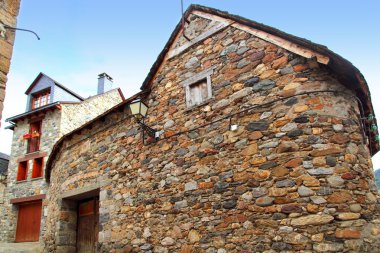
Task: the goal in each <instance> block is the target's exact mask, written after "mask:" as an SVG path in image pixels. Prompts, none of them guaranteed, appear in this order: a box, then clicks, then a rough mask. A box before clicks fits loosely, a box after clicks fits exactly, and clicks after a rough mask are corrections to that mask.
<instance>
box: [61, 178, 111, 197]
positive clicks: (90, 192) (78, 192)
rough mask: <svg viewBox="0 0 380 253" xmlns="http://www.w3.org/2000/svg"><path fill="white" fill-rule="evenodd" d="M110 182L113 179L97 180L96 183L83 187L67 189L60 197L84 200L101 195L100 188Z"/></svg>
mask: <svg viewBox="0 0 380 253" xmlns="http://www.w3.org/2000/svg"><path fill="white" fill-rule="evenodd" d="M110 182H111V180H102V181H99V182H96V183H94V184H91V185H88V186H85V187H82V188H77V189H73V190H70V191H66V192H64V193H62V194H61V196H60V197H61V198H62V199H70V200H82V199H86V198H91V197H95V196H98V195H99V192H100V188H101V187H102V186H105V185H107V184H109V183H110Z"/></svg>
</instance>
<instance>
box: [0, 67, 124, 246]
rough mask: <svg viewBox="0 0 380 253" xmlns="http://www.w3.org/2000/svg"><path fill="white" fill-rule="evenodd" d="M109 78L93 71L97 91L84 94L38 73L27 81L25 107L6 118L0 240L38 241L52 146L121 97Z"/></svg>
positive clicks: (44, 214) (44, 216)
mask: <svg viewBox="0 0 380 253" xmlns="http://www.w3.org/2000/svg"><path fill="white" fill-rule="evenodd" d="M110 83H112V78H111V77H109V76H108V75H107V74H105V73H103V74H101V75H99V78H98V87H100V89H98V91H99V93H98V94H97V95H95V96H91V97H89V98H87V99H84V98H82V97H81V96H79V95H78V94H76V93H75V92H73V91H71V90H69V89H68V88H66V87H65V86H64V85H62V84H60V83H59V82H57V81H55V80H53V79H52V78H50V77H49V76H47V75H45V74H43V73H40V74H39V75H38V76H37V77H36V79H35V80H34V81H33V82H32V84H31V85H30V86H29V88H28V89H27V91H26V92H25V94H26V95H27V96H28V99H27V105H26V111H25V112H24V113H22V114H19V115H16V116H14V117H11V118H8V119H7V120H6V121H7V122H9V123H10V124H11V125H10V126H9V127H8V128H10V129H12V130H13V141H12V150H11V157H10V163H9V170H8V177H7V188H6V193H5V198H4V203H3V204H2V208H3V211H2V212H1V213H0V215H1V217H0V241H3V242H31V241H36V242H38V241H40V239H41V238H42V237H43V235H44V232H45V224H46V215H47V208H46V206H47V202H46V200H45V196H46V192H47V187H48V185H47V184H46V181H45V179H44V176H43V172H44V170H45V169H44V168H45V164H46V161H47V159H48V157H49V154H50V152H51V150H52V147H53V145H54V144H55V142H56V141H57V140H59V139H60V138H61V137H62V136H64V135H65V134H67V133H68V132H70V131H72V130H73V129H75V128H78V127H79V126H81V125H83V124H84V123H86V122H87V121H89V120H91V119H93V118H95V117H96V116H98V115H99V114H102V113H104V112H105V111H107V110H108V109H110V108H111V107H113V106H115V105H116V104H119V103H120V102H122V101H123V100H124V98H123V94H122V92H121V90H120V89H118V88H117V89H110V87H111V86H110V85H109V84H110ZM107 84H108V85H107ZM105 87H106V88H105ZM107 87H108V88H107ZM37 244H38V243H37Z"/></svg>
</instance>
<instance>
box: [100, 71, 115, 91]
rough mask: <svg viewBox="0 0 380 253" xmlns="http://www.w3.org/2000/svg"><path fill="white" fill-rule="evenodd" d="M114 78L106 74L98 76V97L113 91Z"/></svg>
mask: <svg viewBox="0 0 380 253" xmlns="http://www.w3.org/2000/svg"><path fill="white" fill-rule="evenodd" d="M112 84H113V81H112V77H110V76H109V75H107V74H106V73H102V74H99V75H98V95H99V94H103V93H104V92H107V91H109V90H111V89H112Z"/></svg>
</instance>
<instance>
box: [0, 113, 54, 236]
mask: <svg viewBox="0 0 380 253" xmlns="http://www.w3.org/2000/svg"><path fill="white" fill-rule="evenodd" d="M60 121H61V114H60V111H59V110H53V111H49V112H47V113H46V114H45V117H44V119H43V120H42V134H41V137H40V138H41V139H40V153H44V152H46V156H45V157H44V164H45V163H46V160H47V158H48V156H49V154H50V151H51V148H52V146H53V145H54V143H55V142H56V141H57V140H58V139H59V135H58V134H57V133H59V131H60V129H59V127H60ZM28 132H29V122H28V120H23V121H22V122H18V123H17V127H15V129H14V131H13V140H12V150H11V158H10V161H9V169H8V179H7V188H6V198H5V201H4V204H2V205H3V207H4V208H5V210H6V212H4V213H2V214H1V217H0V221H1V223H0V231H1V232H0V233H1V234H0V241H7V242H12V241H14V239H15V233H16V225H17V211H18V208H17V206H15V205H12V204H10V202H9V200H10V199H13V198H21V197H29V196H33V195H39V194H46V192H47V184H46V181H45V179H44V178H43V177H41V178H34V179H32V166H33V160H29V161H28V176H27V180H25V181H19V182H17V180H16V179H17V170H18V159H19V158H23V157H25V155H26V154H27V141H24V140H23V134H25V133H28ZM45 219H46V202H45V201H44V202H43V211H42V219H41V235H43V233H44V231H45Z"/></svg>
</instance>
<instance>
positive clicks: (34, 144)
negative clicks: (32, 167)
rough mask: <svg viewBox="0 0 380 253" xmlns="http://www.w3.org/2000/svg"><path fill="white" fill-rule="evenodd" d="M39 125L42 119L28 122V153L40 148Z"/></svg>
mask: <svg viewBox="0 0 380 253" xmlns="http://www.w3.org/2000/svg"><path fill="white" fill-rule="evenodd" d="M41 125H42V121H36V122H33V123H30V128H29V133H30V135H31V138H30V139H29V141H28V150H27V151H28V153H32V152H36V151H39V150H40V139H41Z"/></svg>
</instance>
